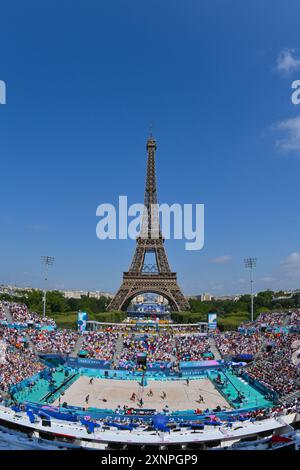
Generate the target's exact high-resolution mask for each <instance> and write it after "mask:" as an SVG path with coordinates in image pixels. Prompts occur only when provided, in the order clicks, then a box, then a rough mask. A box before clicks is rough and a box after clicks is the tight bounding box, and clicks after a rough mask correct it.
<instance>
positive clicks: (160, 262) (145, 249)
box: [108, 136, 189, 312]
mask: <svg viewBox="0 0 300 470" xmlns="http://www.w3.org/2000/svg"><path fill="white" fill-rule="evenodd" d="M146 148H147V154H148V158H147V174H146V188H145V198H144V206H145V213H144V214H143V218H142V226H141V233H140V236H139V237H138V238H137V240H136V248H135V253H134V256H133V259H132V262H131V265H130V268H129V271H127V272H124V273H123V282H122V285H121V287H120V288H119V290H118V292H117V293H116V295H115V296H114V298H113V299H112V300H111V302H110V304H109V305H108V310H126V309H127V307H128V306H129V304H130V302H131V300H132V299H133V298H134V297H136V296H137V295H138V294H141V293H147V292H151V293H152V292H153V293H156V294H159V295H162V296H163V297H164V298H166V299H167V300H168V301H169V304H170V307H171V309H172V310H173V311H177V312H179V311H183V310H189V303H188V301H187V300H186V298H185V297H184V295H183V294H182V292H181V290H180V288H179V286H178V284H177V275H176V273H175V272H172V271H171V269H170V266H169V262H168V258H167V255H166V252H165V248H164V238H163V236H162V234H161V231H160V226H159V216H158V213H157V204H158V202H157V190H156V172H155V151H156V141H155V139H153V138H152V136H150V138H149V139H148V141H147V146H146ZM148 255H151V256H152V258H154V261H155V263H154V264H147V263H146V259H147V257H148Z"/></svg>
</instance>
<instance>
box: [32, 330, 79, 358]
mask: <svg viewBox="0 0 300 470" xmlns="http://www.w3.org/2000/svg"><path fill="white" fill-rule="evenodd" d="M28 335H29V337H30V339H31V341H32V342H33V344H34V346H35V349H36V350H37V351H38V352H43V353H58V354H70V353H71V352H72V351H73V350H74V347H75V345H76V342H77V339H78V333H76V332H75V331H72V330H53V331H47V330H34V329H29V330H28Z"/></svg>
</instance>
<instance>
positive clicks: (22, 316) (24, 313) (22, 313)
mask: <svg viewBox="0 0 300 470" xmlns="http://www.w3.org/2000/svg"><path fill="white" fill-rule="evenodd" d="M10 313H11V316H12V318H13V320H14V323H16V324H19V325H28V324H29V325H30V324H32V325H48V326H53V327H55V326H56V324H55V320H53V318H49V317H46V318H42V317H41V316H40V315H38V314H37V313H35V312H31V311H30V310H29V309H28V307H27V306H26V305H25V304H17V303H15V302H13V303H10Z"/></svg>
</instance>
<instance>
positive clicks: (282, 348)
mask: <svg viewBox="0 0 300 470" xmlns="http://www.w3.org/2000/svg"><path fill="white" fill-rule="evenodd" d="M299 339H300V335H292V334H273V333H268V334H267V335H265V345H264V347H263V348H262V350H261V351H260V352H259V354H258V357H257V358H256V360H255V362H254V363H253V364H251V365H250V366H249V367H248V368H247V370H246V372H247V374H248V375H249V377H251V378H253V379H256V380H258V381H259V382H260V383H262V384H263V385H265V386H267V387H268V388H269V389H270V390H272V391H273V392H275V393H277V394H278V395H286V394H289V393H291V392H296V391H298V390H300V368H299V365H295V364H294V363H293V361H292V354H293V349H292V343H294V342H295V341H299Z"/></svg>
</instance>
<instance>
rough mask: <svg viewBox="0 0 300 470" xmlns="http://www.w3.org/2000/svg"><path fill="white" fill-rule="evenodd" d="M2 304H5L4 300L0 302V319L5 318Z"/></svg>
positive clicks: (3, 319)
mask: <svg viewBox="0 0 300 470" xmlns="http://www.w3.org/2000/svg"><path fill="white" fill-rule="evenodd" d="M4 305H5V304H4V302H0V321H5V320H6V314H5V310H4Z"/></svg>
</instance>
